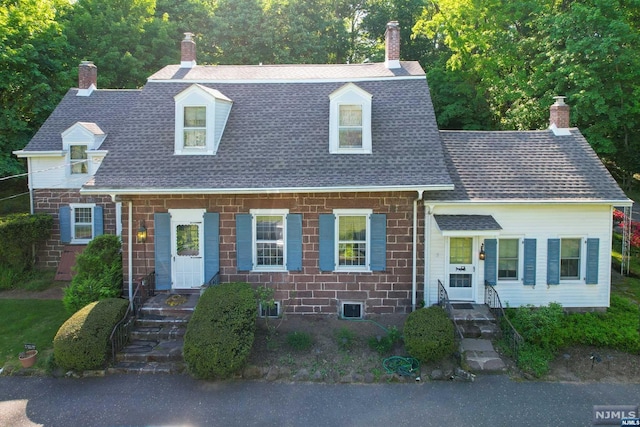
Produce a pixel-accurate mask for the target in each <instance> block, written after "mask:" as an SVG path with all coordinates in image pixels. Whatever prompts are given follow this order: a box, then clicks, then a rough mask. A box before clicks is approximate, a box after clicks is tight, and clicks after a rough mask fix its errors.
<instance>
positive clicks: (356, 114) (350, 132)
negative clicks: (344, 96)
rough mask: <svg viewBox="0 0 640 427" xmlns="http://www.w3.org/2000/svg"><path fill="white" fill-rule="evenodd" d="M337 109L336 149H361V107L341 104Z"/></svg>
mask: <svg viewBox="0 0 640 427" xmlns="http://www.w3.org/2000/svg"><path fill="white" fill-rule="evenodd" d="M338 109H339V115H340V117H339V119H338V123H339V124H338V148H362V105H359V104H356V105H349V104H341V105H339V107H338Z"/></svg>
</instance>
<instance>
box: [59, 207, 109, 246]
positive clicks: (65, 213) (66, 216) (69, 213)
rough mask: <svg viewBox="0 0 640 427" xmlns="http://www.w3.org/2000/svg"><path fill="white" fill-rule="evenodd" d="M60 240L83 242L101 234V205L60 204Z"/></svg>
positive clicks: (102, 225) (102, 229) (102, 230)
mask: <svg viewBox="0 0 640 427" xmlns="http://www.w3.org/2000/svg"><path fill="white" fill-rule="evenodd" d="M58 214H59V217H60V240H61V241H62V242H63V243H72V244H85V243H89V242H90V241H91V240H92V239H93V238H94V237H96V236H99V235H101V234H103V232H104V220H103V208H102V206H98V205H95V204H93V203H74V204H71V205H64V206H60V210H59V212H58Z"/></svg>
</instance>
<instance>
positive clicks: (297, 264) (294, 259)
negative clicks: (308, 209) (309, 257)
mask: <svg viewBox="0 0 640 427" xmlns="http://www.w3.org/2000/svg"><path fill="white" fill-rule="evenodd" d="M287 270H289V271H301V270H302V214H289V215H287Z"/></svg>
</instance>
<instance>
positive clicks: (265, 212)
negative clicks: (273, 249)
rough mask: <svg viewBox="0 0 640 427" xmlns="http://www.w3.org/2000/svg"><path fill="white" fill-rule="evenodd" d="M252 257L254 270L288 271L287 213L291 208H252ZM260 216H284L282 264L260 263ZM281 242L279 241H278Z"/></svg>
mask: <svg viewBox="0 0 640 427" xmlns="http://www.w3.org/2000/svg"><path fill="white" fill-rule="evenodd" d="M250 213H251V227H252V230H251V257H252V262H253V270H254V271H287V215H288V214H289V209H251V210H250ZM259 216H281V217H282V265H258V229H257V226H258V221H257V217H259ZM278 242H279V241H278Z"/></svg>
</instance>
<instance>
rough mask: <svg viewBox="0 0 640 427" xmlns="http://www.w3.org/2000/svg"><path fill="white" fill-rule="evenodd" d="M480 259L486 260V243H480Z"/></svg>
mask: <svg viewBox="0 0 640 427" xmlns="http://www.w3.org/2000/svg"><path fill="white" fill-rule="evenodd" d="M480 261H484V243H483V244H481V245H480Z"/></svg>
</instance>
